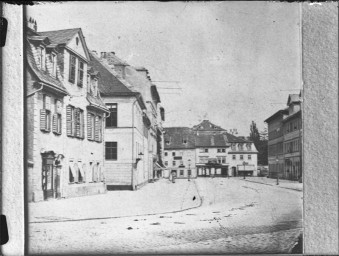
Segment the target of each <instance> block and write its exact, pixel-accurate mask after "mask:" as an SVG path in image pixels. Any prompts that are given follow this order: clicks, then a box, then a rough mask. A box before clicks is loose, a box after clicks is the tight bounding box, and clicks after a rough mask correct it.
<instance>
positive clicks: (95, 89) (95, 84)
mask: <svg viewBox="0 0 339 256" xmlns="http://www.w3.org/2000/svg"><path fill="white" fill-rule="evenodd" d="M91 90H92V95H93V96H94V97H97V95H98V79H97V78H94V79H93V83H92V88H91Z"/></svg>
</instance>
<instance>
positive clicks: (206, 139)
mask: <svg viewBox="0 0 339 256" xmlns="http://www.w3.org/2000/svg"><path fill="white" fill-rule="evenodd" d="M24 26H25V34H24V37H23V40H24V47H25V48H24V54H25V56H24V68H25V70H24V72H25V79H24V87H25V101H26V109H27V111H26V117H25V121H26V126H25V127H26V128H27V129H26V131H25V134H26V138H27V148H26V149H25V150H26V159H27V163H26V167H25V168H26V184H25V194H26V195H25V196H26V199H27V203H26V206H27V223H28V224H27V237H28V238H27V248H28V253H30V254H34V255H39V254H40V255H48V254H65V255H68V254H71V253H72V254H81V255H83V254H90V255H95V254H142V253H143V254H165V253H166V254H173V253H180V254H193V253H194V254H199V253H202V254H207V253H212V254H268V253H269V254H301V253H302V252H303V246H302V245H303V178H304V175H303V161H304V159H303V122H304V119H303V115H302V113H303V104H304V90H303V82H302V74H301V73H302V47H301V45H302V39H301V29H302V25H301V7H300V3H283V2H270V1H267V2H265V1H262V2H242V1H239V2H238V1H229V2H227V1H225V2H83V3H82V2H60V3H47V2H46V3H40V4H37V5H32V6H25V8H24Z"/></svg>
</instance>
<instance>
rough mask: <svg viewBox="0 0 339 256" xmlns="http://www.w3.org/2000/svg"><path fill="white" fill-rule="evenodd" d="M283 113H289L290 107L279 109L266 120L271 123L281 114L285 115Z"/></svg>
mask: <svg viewBox="0 0 339 256" xmlns="http://www.w3.org/2000/svg"><path fill="white" fill-rule="evenodd" d="M283 115H288V108H285V109H280V110H278V111H277V112H275V113H274V114H273V115H271V116H270V117H269V118H267V119H266V120H265V121H264V122H265V123H269V122H271V121H272V120H274V119H276V118H278V117H279V116H283Z"/></svg>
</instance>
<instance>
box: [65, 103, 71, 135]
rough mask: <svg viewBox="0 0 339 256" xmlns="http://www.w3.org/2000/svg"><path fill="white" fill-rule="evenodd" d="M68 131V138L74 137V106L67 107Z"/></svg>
mask: <svg viewBox="0 0 339 256" xmlns="http://www.w3.org/2000/svg"><path fill="white" fill-rule="evenodd" d="M66 129H67V136H73V133H72V106H67V107H66Z"/></svg>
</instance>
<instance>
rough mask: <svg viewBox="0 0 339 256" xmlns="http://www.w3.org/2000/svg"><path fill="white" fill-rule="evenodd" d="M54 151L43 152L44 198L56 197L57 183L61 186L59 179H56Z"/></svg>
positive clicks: (42, 178)
mask: <svg viewBox="0 0 339 256" xmlns="http://www.w3.org/2000/svg"><path fill="white" fill-rule="evenodd" d="M54 160H55V158H54V152H53V151H51V152H47V153H44V154H42V173H41V175H42V177H41V180H42V191H43V195H44V200H47V199H49V198H53V197H54V193H55V187H56V183H57V185H58V186H59V183H60V182H59V180H57V179H56V177H55V176H56V175H55V167H54Z"/></svg>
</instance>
